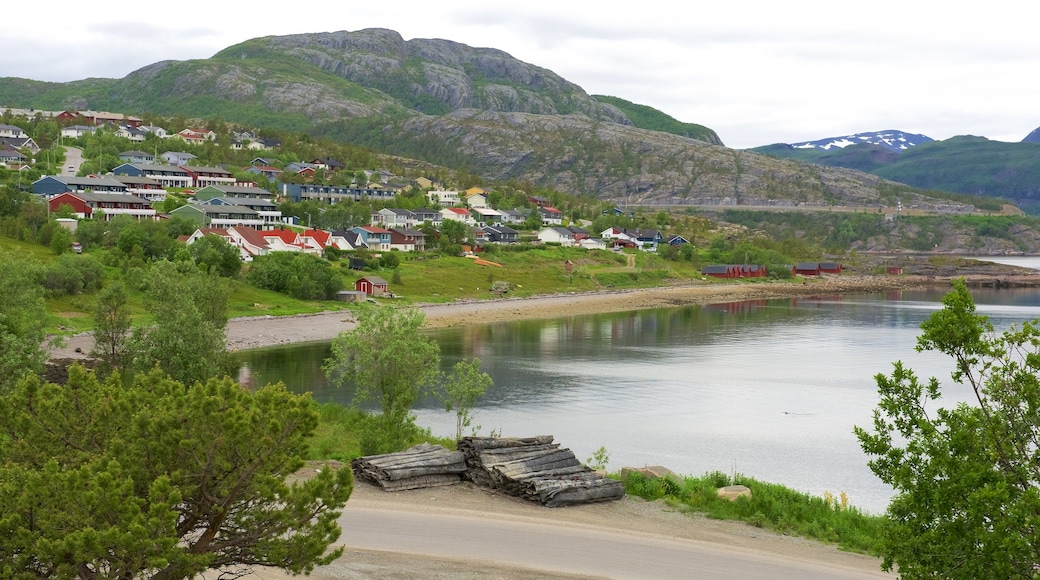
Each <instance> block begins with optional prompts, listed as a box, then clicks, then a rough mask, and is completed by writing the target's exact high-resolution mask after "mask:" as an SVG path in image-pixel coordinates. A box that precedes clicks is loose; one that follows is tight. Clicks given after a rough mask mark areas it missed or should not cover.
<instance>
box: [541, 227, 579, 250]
mask: <svg viewBox="0 0 1040 580" xmlns="http://www.w3.org/2000/svg"><path fill="white" fill-rule="evenodd" d="M538 240H539V241H541V242H545V243H556V244H560V245H563V246H573V245H574V234H573V233H572V232H571V231H570V230H568V229H567V228H561V227H546V228H542V229H541V230H539V231H538Z"/></svg>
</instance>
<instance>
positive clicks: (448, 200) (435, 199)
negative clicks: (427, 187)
mask: <svg viewBox="0 0 1040 580" xmlns="http://www.w3.org/2000/svg"><path fill="white" fill-rule="evenodd" d="M426 197H427V198H428V199H429V200H430V202H431V203H434V204H438V205H440V206H441V207H455V206H457V205H459V202H460V200H459V192H457V191H446V190H436V191H428V192H426Z"/></svg>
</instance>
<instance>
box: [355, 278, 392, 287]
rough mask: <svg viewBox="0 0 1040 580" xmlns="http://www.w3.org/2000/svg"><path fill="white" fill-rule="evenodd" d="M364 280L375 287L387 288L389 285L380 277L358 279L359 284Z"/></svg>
mask: <svg viewBox="0 0 1040 580" xmlns="http://www.w3.org/2000/svg"><path fill="white" fill-rule="evenodd" d="M362 280H367V281H369V282H371V283H372V285H374V286H386V285H387V281H386V280H384V279H382V278H380V277H379V276H362V277H361V278H358V282H360V281H362Z"/></svg>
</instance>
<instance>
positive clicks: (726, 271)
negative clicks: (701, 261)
mask: <svg viewBox="0 0 1040 580" xmlns="http://www.w3.org/2000/svg"><path fill="white" fill-rule="evenodd" d="M701 275H702V276H711V277H712V278H736V277H737V276H738V274H737V271H736V270H735V269H734V267H733V266H731V265H729V264H712V265H708V266H702V267H701Z"/></svg>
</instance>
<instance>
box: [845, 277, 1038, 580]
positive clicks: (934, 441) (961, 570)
mask: <svg viewBox="0 0 1040 580" xmlns="http://www.w3.org/2000/svg"><path fill="white" fill-rule="evenodd" d="M1038 324H1040V321H1038V320H1032V321H1028V322H1024V323H1022V325H1021V326H1014V327H1012V328H1010V329H1008V330H1006V331H1004V332H1003V333H1000V334H997V333H995V332H994V328H993V325H992V324H991V323H990V322H989V321H988V319H987V318H986V317H985V316H981V315H978V314H976V313H975V304H974V301H973V300H972V297H971V294H970V293H969V292H968V290H967V288H966V287H965V285H964V283H963V282H955V283H954V289H953V291H951V292H950V293H949V294H947V295H946V297H945V298H944V299H943V309H942V310H940V311H938V312H936V313H934V314H932V315H931V316H930V317H929V318H928V319H927V320H926V321H925V322H924V323H922V325H921V334H920V336H919V337H918V339H917V350H918V351H919V352H925V351H930V352H938V353H942V354H944V355H946V356H948V357H950V359H951V361H952V363H953V364H952V366H953V371H952V374H951V378H952V379H953V382H954V383H956V384H957V385H959V386H961V387H968V390H969V392H970V393H971V396H972V399H973V400H972V401H971V402H970V403H958V404H956V405H952V406H950V405H947V406H941V404H940V399H941V398H942V394H943V390H944V389H943V388H942V386H941V385H940V383H939V380H938V379H937V378H935V377H932V378H930V379H928V380H927V381H922V380H919V379H918V377H917V374H916V373H915V372H914V371H913V370H912V369H909V368H907V367H905V366H904V365H903V363H902V362H901V361H897V362H895V363H894V364H893V371H892V374H891V375H890V376H886V375H882V374H879V375H877V377H876V380H877V385H878V393H879V395H880V402H879V404H878V407H877V409H876V410H875V411H874V422H873V425H872V426H871V428H870V429H864V428H861V427H857V428H856V436H857V437H858V438H859V440H860V444H861V446H862V447H863V450H864V451H865V452H866V453H867V455H869V456H870V457H871V460H870V469H871V470H872V471H873V472H874V473H875V474H876V475H877V476H878V477H879V478H880V479H881V480H882V481H884V482H885V483H887V484H889V485H891V486H892V487H893V488H894V489H895V490H896V497H895V498H894V499H893V500H892V502H891V504H890V505H889V508H888V515H889V517H888V519H887V521H886V525H885V526H884V528H883V530H882V532H883V533H882V534H881V540H880V542H879V544H878V552H879V553H880V554H881V555H882V557H883V558H884V564H883V567H884V569H886V570H892V569H896V568H898V571H899V574H900V576H901V577H903V578H909V579H916V578H982V577H987V578H1035V577H1036V573H1037V569H1038V567H1040V543H1038V541H1037V535H1036V533H1035V531H1036V529H1037V526H1038V525H1040V515H1038V514H1040V463H1038V462H1037V444H1038V441H1037V433H1040V416H1038V414H1037V409H1040V382H1038V380H1037V377H1038V375H1040V356H1038V355H1040V326H1038Z"/></svg>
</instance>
